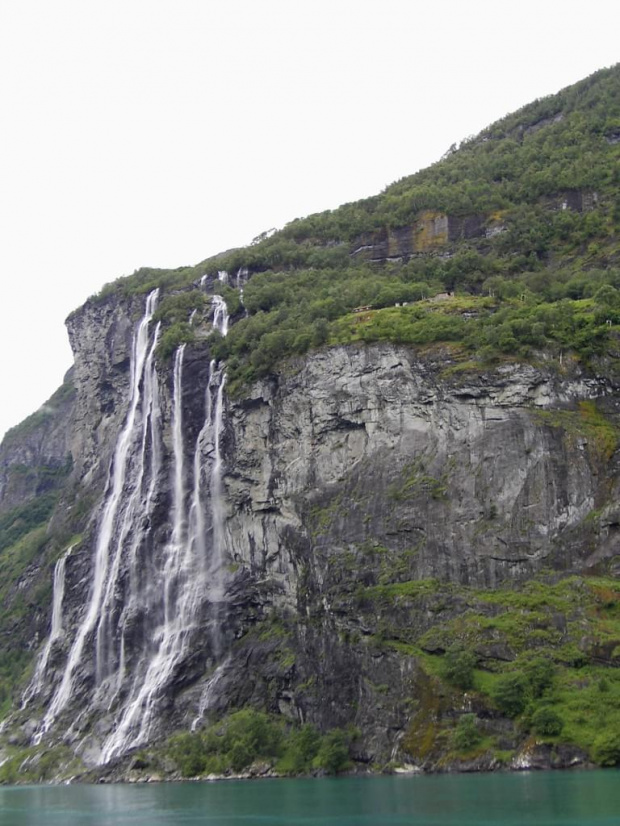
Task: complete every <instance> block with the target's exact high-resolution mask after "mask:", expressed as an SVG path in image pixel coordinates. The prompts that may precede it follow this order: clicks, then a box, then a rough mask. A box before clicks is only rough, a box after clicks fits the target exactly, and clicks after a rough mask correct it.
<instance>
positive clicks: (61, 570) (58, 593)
mask: <svg viewBox="0 0 620 826" xmlns="http://www.w3.org/2000/svg"><path fill="white" fill-rule="evenodd" d="M74 547H75V546H74V545H71V546H70V547H69V548H68V549H67V550H66V551H65V553H64V554H63V555H62V556H61V557H60V559H59V560H58V561H57V562H56V565H55V567H54V588H53V595H52V625H51V628H50V635H49V637H48V638H47V642H46V643H45V645H44V647H43V650H42V651H41V653H40V655H39V658H38V660H37V664H36V666H35V670H34V675H33V677H32V680H31V681H30V685H29V686H28V688H27V689H26V691H25V692H24V696H23V697H22V708H26V706H27V705H28V703H29V702H30V700H31V699H32V698H33V697H34V696H35V695H36V694H39V692H40V691H41V690H42V688H43V682H44V678H45V670H46V668H47V663H48V660H49V658H50V654H51V652H52V647H53V645H54V643H55V642H56V641H57V640H59V639H60V638H61V637H62V634H63V627H62V604H63V600H64V598H65V570H66V566H67V559H68V558H69V556H70V555H71V551H72V550H73V548H74Z"/></svg>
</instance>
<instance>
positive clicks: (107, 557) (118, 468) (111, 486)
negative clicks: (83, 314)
mask: <svg viewBox="0 0 620 826" xmlns="http://www.w3.org/2000/svg"><path fill="white" fill-rule="evenodd" d="M158 294H159V290H158V289H156V290H153V292H151V293H150V294H149V296H148V298H147V301H146V307H145V311H144V315H143V316H142V319H141V321H140V323H139V325H138V327H137V330H136V331H135V333H134V337H133V347H132V357H131V379H130V396H129V409H128V412H127V416H126V419H125V423H124V426H123V428H122V430H121V432H120V434H119V437H118V440H117V443H116V448H115V451H114V458H113V460H112V466H111V468H110V471H109V475H108V483H107V487H106V493H105V502H104V506H103V511H102V515H101V519H100V522H99V530H98V535H97V543H96V548H95V559H94V576H93V585H92V589H91V593H90V598H89V602H88V606H87V609H86V613H85V615H84V617H83V619H82V621H81V623H80V625H79V626H78V629H77V632H76V635H75V638H74V640H73V644H72V646H71V650H70V652H69V656H68V659H67V663H66V665H65V671H64V675H63V678H62V680H61V682H60V685H59V686H58V688H57V690H56V693H55V694H54V696H53V698H52V701H51V703H50V705H49V707H48V709H47V713H46V714H45V717H44V718H43V721H42V723H41V726H40V728H39V731H38V732H37V734H36V735H35V740H37V739H38V740H40V739H41V737H42V736H43V735H44V734H45V732H47V731H48V730H49V728H50V726H51V725H52V724H53V723H54V721H55V720H56V718H57V717H58V715H59V714H60V713H61V712H62V710H63V709H64V708H65V707H66V705H67V703H68V702H69V700H70V699H71V695H72V693H73V688H74V679H75V671H76V669H77V667H78V665H79V664H80V662H81V661H82V659H83V655H84V648H85V645H86V643H87V640H88V638H89V637H90V636H91V635H92V633H93V631H95V628H96V626H98V627H97V645H96V648H97V668H96V670H97V675H98V676H99V674H100V673H101V664H100V657H101V658H102V659H105V656H106V646H105V643H106V642H107V638H106V635H105V633H104V631H103V630H101V631H100V630H99V629H105V628H108V629H109V627H110V626H111V622H110V621H109V616H108V614H109V609H110V607H111V596H112V594H113V591H114V581H115V579H116V576H117V575H118V570H119V565H120V551H121V542H122V539H121V537H124V536H126V534H127V531H128V530H129V527H130V521H131V520H130V516H129V513H128V511H129V510H132V508H131V502H132V501H133V498H132V497H131V496H130V497H129V500H130V501H129V507H126V504H127V500H126V498H125V497H124V495H123V494H124V493H125V489H126V483H127V482H128V483H129V485H130V486H131V487H132V488H133V490H134V491H135V483H136V481H137V480H136V479H135V478H133V477H134V476H135V469H136V468H138V470H139V467H140V462H139V463H138V464H137V465H136V464H135V463H133V462H131V461H130V459H131V458H132V448H134V445H135V442H136V441H137V439H138V437H139V435H140V432H142V433H143V432H144V427H142V426H141V417H143V416H144V412H143V411H142V410H141V407H142V404H141V403H142V390H143V384H144V386H146V384H147V382H143V378H144V373H145V365H146V362H147V359H149V356H150V355H152V352H153V346H151V347H149V327H150V323H151V320H152V318H153V313H154V312H155V309H156V306H157V297H158ZM151 363H152V359H151ZM128 477H129V479H128ZM119 523H120V524H121V525H122V527H121V531H120V534H118V533H117V526H118V525H119ZM115 536H117V537H118V541H117V542H116V543H115V542H114V539H115ZM111 574H112V576H111ZM102 609H103V610H102Z"/></svg>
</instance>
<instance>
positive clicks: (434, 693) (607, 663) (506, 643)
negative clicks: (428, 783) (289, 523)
mask: <svg viewBox="0 0 620 826" xmlns="http://www.w3.org/2000/svg"><path fill="white" fill-rule="evenodd" d="M360 575H361V576H364V572H363V571H362V572H361V573H360ZM425 583H426V584H425ZM355 593H356V604H357V606H358V610H360V611H361V612H362V615H363V616H364V618H365V621H366V622H367V623H371V622H373V623H374V625H375V627H376V628H380V629H381V633H380V634H378V635H376V636H374V637H373V639H372V642H373V645H375V646H379V647H380V648H383V649H385V650H391V651H393V652H396V653H398V654H399V655H400V656H406V657H415V658H416V659H417V661H418V662H419V663H420V665H421V666H422V667H423V669H424V672H425V673H426V675H427V677H426V680H425V681H423V682H422V683H421V684H420V683H418V686H417V689H416V692H417V693H416V696H415V698H414V700H415V706H414V708H416V709H417V711H416V713H415V715H414V717H413V719H412V724H411V728H410V731H409V733H408V734H407V737H406V738H405V744H406V750H407V751H408V752H409V753H410V754H411V755H412V757H414V758H415V759H419V760H425V759H427V758H428V757H429V756H431V755H433V754H434V755H435V756H438V755H440V754H444V755H445V754H446V753H449V748H451V749H452V750H453V751H454V752H455V753H456V754H457V755H461V756H463V755H465V754H468V755H471V754H472V753H473V752H475V753H476V754H478V753H479V751H480V750H484V749H486V748H491V749H492V750H493V751H494V752H495V750H496V748H495V745H494V742H493V738H490V739H489V737H488V736H487V735H484V736H483V733H482V732H480V731H479V725H478V722H476V721H473V718H472V719H469V718H468V719H467V720H466V721H465V722H459V724H458V725H457V726H456V727H455V726H454V723H453V711H452V709H454V708H462V706H463V703H464V699H463V694H464V692H467V694H468V695H469V696H470V697H472V696H473V697H476V698H477V699H476V701H475V702H476V707H477V708H481V707H482V708H484V707H486V708H487V709H488V711H489V714H490V715H496V714H497V712H498V711H499V712H501V713H502V714H503V715H505V716H506V717H508V718H510V719H513V720H514V726H515V732H521V734H520V736H521V737H522V736H523V735H524V734H526V733H527V732H530V733H531V734H532V736H534V737H535V738H536V740H538V741H541V740H542V741H547V742H550V743H551V744H555V743H560V742H562V743H568V744H573V745H575V746H579V747H580V748H582V749H583V750H584V751H585V752H586V753H588V754H589V755H590V756H591V759H592V760H594V761H595V762H597V763H599V764H600V765H615V761H617V762H620V756H618V755H617V754H616V752H615V751H614V748H615V745H617V740H618V738H617V737H615V736H614V735H615V734H617V732H618V731H620V710H619V709H620V674H619V673H617V671H618V670H617V668H614V667H611V666H614V665H615V664H616V662H617V660H616V657H617V653H618V651H620V582H618V581H617V580H615V579H611V578H603V577H588V578H583V577H568V578H565V579H560V580H553V579H550V580H546V579H545V578H544V577H541V578H539V579H536V580H531V581H529V582H524V583H521V584H515V585H512V586H504V587H500V588H497V589H495V590H478V589H473V588H468V587H465V586H457V585H454V584H452V585H449V586H444V587H442V586H441V585H439V586H438V584H437V582H436V580H413V581H411V582H397V583H394V584H393V585H383V586H371V587H366V588H364V587H362V586H359V585H358V586H357V590H356V592H355ZM403 595H407V596H406V597H404V596H403ZM403 599H407V603H406V604H407V611H406V612H403V611H402V608H403V605H404V604H403V602H402V600H403ZM429 615H430V618H429ZM558 629H561V630H558ZM463 719H464V717H459V720H463ZM474 722H475V725H474ZM461 727H462V728H463V729H464V730H463V732H461ZM603 730H604V731H605V732H606V734H605V736H602V735H601V732H602V731H603ZM607 733H609V734H607ZM476 737H478V739H477V740H476ZM502 748H504V747H500V749H499V751H500V752H501V750H502ZM447 750H448V751H447Z"/></svg>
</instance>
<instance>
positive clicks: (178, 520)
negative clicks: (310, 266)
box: [101, 344, 200, 763]
mask: <svg viewBox="0 0 620 826" xmlns="http://www.w3.org/2000/svg"><path fill="white" fill-rule="evenodd" d="M184 352H185V345H184V344H183V345H181V346H180V347H179V348H178V349H177V351H176V353H175V358H174V370H173V386H172V458H173V462H172V532H171V536H170V540H169V542H168V543H167V545H166V547H165V549H164V554H163V566H162V569H161V571H160V580H161V589H155V592H154V591H153V588H152V587H151V589H150V592H149V595H148V596H149V597H151V599H153V600H154V604H151V605H150V606H149V608H150V610H149V611H147V613H149V614H151V615H152V616H153V618H154V619H155V621H156V624H155V625H154V626H153V627H151V628H150V635H151V639H152V649H151V648H150V649H149V651H148V657H147V658H145V659H144V658H143V663H144V664H143V667H142V668H136V669H135V672H134V675H133V680H132V682H131V686H130V689H129V692H128V696H127V698H126V700H125V702H124V705H123V708H122V711H121V715H120V720H119V721H118V724H117V726H116V728H115V730H114V731H113V733H112V734H111V735H110V736H109V737H108V738H107V740H106V742H105V743H104V746H103V750H102V755H101V762H103V763H105V762H108V761H109V760H111V759H112V758H113V757H116V756H118V755H120V754H122V753H123V752H125V751H126V750H127V749H129V748H131V747H132V746H136V745H138V744H140V743H142V742H144V740H145V739H146V738H147V737H148V734H149V732H150V729H151V726H152V723H153V720H154V717H155V715H156V712H157V702H158V700H159V699H160V697H161V694H162V691H163V689H164V688H165V687H166V685H167V684H168V682H169V680H170V677H171V675H172V674H173V672H174V669H175V668H176V667H177V665H178V664H179V663H180V662H182V660H183V659H184V657H185V656H186V654H187V650H188V642H189V637H190V634H191V631H192V630H193V629H194V627H195V625H196V619H197V617H198V616H199V608H200V587H199V585H200V583H199V577H198V576H197V571H196V569H195V568H196V566H195V564H194V560H193V558H192V553H191V548H190V547H189V543H188V542H187V536H186V533H187V516H186V509H185V499H186V491H185V458H184V441H183V406H182V400H183V356H184ZM158 590H159V593H160V599H161V603H162V604H161V605H158V604H157V591H158ZM162 607H163V611H162V610H161V609H162ZM158 609H160V610H158ZM158 617H160V618H161V621H160V622H159V623H157V618H158Z"/></svg>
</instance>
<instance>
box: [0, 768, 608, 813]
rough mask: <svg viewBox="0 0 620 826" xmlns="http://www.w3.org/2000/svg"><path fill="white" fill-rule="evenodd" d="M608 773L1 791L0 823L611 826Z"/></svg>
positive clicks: (36, 787) (23, 788) (73, 787)
mask: <svg viewBox="0 0 620 826" xmlns="http://www.w3.org/2000/svg"><path fill="white" fill-rule="evenodd" d="M619 822H620V783H618V773H617V772H616V771H614V770H607V771H593V772H575V773H573V772H539V773H530V772H524V773H520V774H486V775H435V776H431V777H373V778H334V779H322V780H313V779H305V780H258V781H254V782H251V781H230V782H220V783H168V784H164V783H162V784H159V783H157V784H144V785H133V786H131V785H115V786H79V785H76V786H21V787H4V788H2V787H0V823H2V826H34V824H37V826H38V824H45V826H58V824H62V825H63V826H78V824H80V826H112V824H114V826H125V824H131V826H147V825H148V826H150V825H151V824H166V826H180V825H181V824H182V825H183V826H198V824H207V826H256V825H258V824H264V826H612V824H613V826H617V824H618V823H619Z"/></svg>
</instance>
